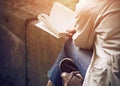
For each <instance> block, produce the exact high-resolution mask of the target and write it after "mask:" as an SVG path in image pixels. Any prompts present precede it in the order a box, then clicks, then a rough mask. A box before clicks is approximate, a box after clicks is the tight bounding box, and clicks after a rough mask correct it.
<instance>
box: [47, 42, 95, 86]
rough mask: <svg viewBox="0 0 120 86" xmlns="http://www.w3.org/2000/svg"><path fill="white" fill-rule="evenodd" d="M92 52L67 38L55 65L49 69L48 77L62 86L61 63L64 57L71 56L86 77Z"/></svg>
mask: <svg viewBox="0 0 120 86" xmlns="http://www.w3.org/2000/svg"><path fill="white" fill-rule="evenodd" d="M92 53H93V51H92V50H85V49H80V48H78V47H76V46H75V45H74V44H73V42H72V40H67V41H66V43H65V45H64V47H63V48H62V50H61V52H60V53H59V55H58V57H57V59H56V61H55V63H54V65H53V66H52V68H51V69H50V70H49V71H48V78H49V79H50V80H51V81H52V82H53V84H54V85H55V86H62V78H61V76H60V75H61V71H60V69H59V63H60V61H61V60H62V59H64V58H71V59H72V60H73V61H74V64H75V65H76V66H77V67H78V69H79V71H80V72H81V75H82V76H83V77H85V74H86V71H87V68H88V66H89V64H90V61H91V57H92Z"/></svg>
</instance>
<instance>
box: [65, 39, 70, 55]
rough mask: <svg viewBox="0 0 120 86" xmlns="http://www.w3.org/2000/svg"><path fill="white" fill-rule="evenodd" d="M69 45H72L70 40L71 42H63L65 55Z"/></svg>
mask: <svg viewBox="0 0 120 86" xmlns="http://www.w3.org/2000/svg"><path fill="white" fill-rule="evenodd" d="M71 43H72V40H71V39H68V40H67V41H66V42H65V45H64V51H65V53H67V51H68V48H69V47H70V45H71Z"/></svg>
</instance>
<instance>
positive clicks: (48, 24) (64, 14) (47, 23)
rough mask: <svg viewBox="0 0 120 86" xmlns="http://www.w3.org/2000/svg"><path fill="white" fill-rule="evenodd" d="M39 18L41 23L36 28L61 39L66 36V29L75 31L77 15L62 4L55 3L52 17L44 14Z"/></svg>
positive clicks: (51, 13)
mask: <svg viewBox="0 0 120 86" xmlns="http://www.w3.org/2000/svg"><path fill="white" fill-rule="evenodd" d="M38 17H39V20H40V23H37V24H36V26H37V27H40V28H41V29H43V30H45V31H46V32H48V33H50V34H51V35H54V36H55V35H56V37H57V38H59V37H62V36H66V34H67V32H66V29H73V25H74V17H75V13H74V12H73V11H72V10H71V9H69V8H67V7H65V6H64V5H62V4H60V3H54V5H53V7H52V9H51V12H50V15H46V14H44V13H42V14H41V15H40V16H38ZM41 22H42V23H41Z"/></svg>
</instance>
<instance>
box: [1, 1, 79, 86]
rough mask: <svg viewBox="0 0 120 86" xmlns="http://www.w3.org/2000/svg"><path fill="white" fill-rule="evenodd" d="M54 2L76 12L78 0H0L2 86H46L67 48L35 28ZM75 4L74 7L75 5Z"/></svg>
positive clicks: (60, 40)
mask: <svg viewBox="0 0 120 86" xmlns="http://www.w3.org/2000/svg"><path fill="white" fill-rule="evenodd" d="M54 1H58V2H60V3H62V4H64V5H66V6H68V7H69V8H71V9H74V6H75V3H76V2H77V0H0V86H46V83H47V80H48V79H47V71H48V69H49V68H50V67H51V66H52V64H53V63H54V61H55V59H56V57H57V55H58V53H59V51H60V49H61V48H62V46H63V45H64V42H65V40H64V39H63V38H61V39H56V38H55V37H53V36H51V35H49V34H48V33H46V32H44V31H42V30H41V29H39V28H37V27H35V24H36V23H37V22H38V20H37V19H36V17H37V15H38V14H40V13H41V12H44V13H49V12H50V9H51V7H52V4H53V2H54ZM71 3H72V4H71Z"/></svg>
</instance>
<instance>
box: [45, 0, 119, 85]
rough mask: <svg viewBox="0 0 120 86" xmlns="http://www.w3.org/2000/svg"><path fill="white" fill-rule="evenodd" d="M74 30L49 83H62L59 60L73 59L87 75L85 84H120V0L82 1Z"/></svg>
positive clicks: (53, 68) (54, 66)
mask: <svg viewBox="0 0 120 86" xmlns="http://www.w3.org/2000/svg"><path fill="white" fill-rule="evenodd" d="M75 12H76V16H75V27H74V30H71V31H70V30H68V32H69V34H70V35H68V36H69V37H70V39H68V40H67V41H66V43H65V45H64V47H63V48H62V50H61V52H60V54H59V55H58V57H57V60H56V61H55V64H54V65H53V66H52V68H51V69H50V70H49V71H48V78H49V81H48V84H47V86H62V78H61V76H60V75H61V71H60V69H59V63H60V61H61V60H62V59H64V58H71V59H72V60H73V62H74V64H75V65H76V66H77V67H78V69H79V71H80V72H81V75H82V76H83V77H84V82H83V86H119V85H120V24H119V23H120V0H80V1H79V2H78V3H77V4H76V10H75Z"/></svg>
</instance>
